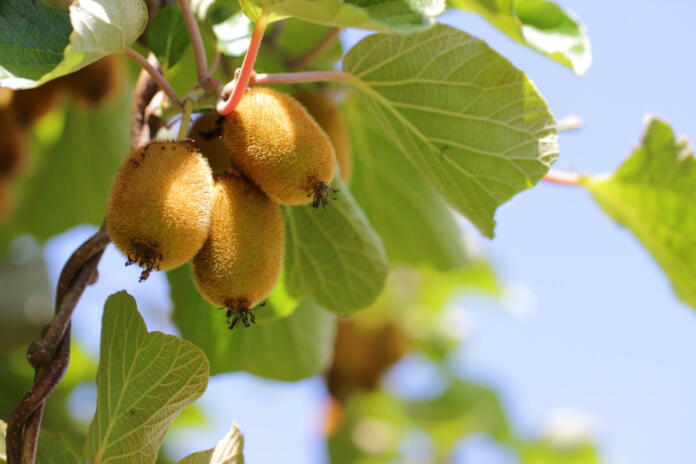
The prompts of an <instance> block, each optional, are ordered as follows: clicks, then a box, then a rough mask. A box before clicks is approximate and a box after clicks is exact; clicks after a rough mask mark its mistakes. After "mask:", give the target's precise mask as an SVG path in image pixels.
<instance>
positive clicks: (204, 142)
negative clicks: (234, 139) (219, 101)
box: [188, 113, 232, 174]
mask: <svg viewBox="0 0 696 464" xmlns="http://www.w3.org/2000/svg"><path fill="white" fill-rule="evenodd" d="M221 117H222V116H218V115H217V114H212V113H209V114H204V115H202V116H200V117H199V118H197V119H196V120H195V121H194V122H193V124H192V125H191V128H190V129H189V133H188V136H189V138H190V139H192V140H193V143H194V144H195V145H196V147H198V149H199V150H200V151H201V153H203V156H205V157H206V158H207V159H208V163H210V168H211V169H212V170H213V173H214V174H217V173H223V172H227V171H229V170H230V168H231V167H232V161H231V159H230V152H229V150H228V149H227V147H226V146H225V143H224V142H223V141H222V126H221V125H220V124H218V120H219V119H220V118H221ZM220 122H222V121H220Z"/></svg>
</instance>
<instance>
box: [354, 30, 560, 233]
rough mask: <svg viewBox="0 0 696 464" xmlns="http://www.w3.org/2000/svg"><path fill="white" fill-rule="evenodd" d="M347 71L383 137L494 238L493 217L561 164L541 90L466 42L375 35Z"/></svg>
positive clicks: (432, 33)
mask: <svg viewBox="0 0 696 464" xmlns="http://www.w3.org/2000/svg"><path fill="white" fill-rule="evenodd" d="M343 67H344V70H345V71H347V72H349V73H351V74H352V75H354V76H355V77H356V79H355V80H352V81H351V83H352V84H353V85H354V86H355V88H356V89H357V90H358V91H359V93H360V96H361V101H362V102H363V104H364V106H365V107H366V109H367V111H369V112H371V113H373V114H374V115H376V116H377V118H378V119H379V121H380V123H381V125H382V129H383V130H384V131H385V133H386V134H387V135H388V136H389V137H391V138H392V140H393V142H394V143H396V144H397V145H398V146H399V148H400V149H401V151H402V152H403V154H404V155H405V156H407V157H408V158H409V159H410V160H411V162H412V163H413V164H414V166H415V167H416V168H417V169H418V170H419V171H420V172H421V173H422V174H423V175H424V176H425V177H426V179H428V180H429V181H430V183H432V184H433V185H434V186H435V187H436V188H437V189H438V190H439V192H440V193H441V194H442V195H443V196H444V197H445V198H446V199H447V200H448V201H449V202H450V203H451V204H452V205H453V206H454V207H455V208H456V209H457V210H459V211H460V212H461V213H462V214H464V215H465V216H466V217H467V218H468V219H469V220H471V221H472V222H473V223H474V224H475V225H476V226H477V227H478V228H479V230H480V231H481V232H482V233H483V234H484V235H486V236H488V237H492V236H493V228H494V225H495V222H494V220H493V214H494V213H495V210H496V208H497V207H498V206H499V205H500V204H502V203H504V202H505V201H507V200H509V199H510V198H511V197H512V196H513V195H515V194H516V193H518V192H520V191H522V190H525V189H527V188H529V187H531V186H533V185H534V184H535V183H536V182H538V181H539V180H540V179H541V178H542V177H543V176H544V174H545V173H546V172H547V171H548V168H549V166H550V165H551V164H552V163H553V162H554V161H555V160H556V156H557V154H558V146H557V143H556V128H555V121H554V119H553V117H552V116H551V114H550V112H549V110H548V108H547V106H546V103H545V102H544V100H543V99H542V98H541V96H540V95H539V93H538V92H537V90H536V88H535V87H534V85H533V84H532V83H531V82H530V81H529V79H528V78H527V76H526V75H524V74H523V73H522V72H520V71H519V70H517V69H516V68H515V67H514V66H512V65H511V64H510V62H508V61H507V60H506V59H505V58H503V57H501V56H500V55H498V54H497V53H496V52H495V51H493V50H492V49H490V48H489V47H488V46H487V45H486V44H485V43H484V42H482V41H480V40H478V39H476V38H474V37H472V36H470V35H469V34H467V33H465V32H462V31H459V30H457V29H454V28H452V27H449V26H443V25H437V26H435V27H433V28H432V29H430V30H428V31H425V32H422V33H416V34H410V35H408V36H405V37H400V36H395V35H388V34H375V35H372V36H369V37H367V38H365V39H364V40H362V41H361V42H360V43H358V44H357V45H356V46H355V47H353V49H351V50H350V51H349V52H348V53H347V54H346V56H345V59H344V60H343Z"/></svg>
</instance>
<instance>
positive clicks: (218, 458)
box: [178, 424, 244, 464]
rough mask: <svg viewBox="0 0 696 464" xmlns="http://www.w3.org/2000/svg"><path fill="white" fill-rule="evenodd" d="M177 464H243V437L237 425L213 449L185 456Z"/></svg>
mask: <svg viewBox="0 0 696 464" xmlns="http://www.w3.org/2000/svg"><path fill="white" fill-rule="evenodd" d="M178 464H244V436H243V435H242V432H241V431H240V430H239V426H238V425H237V424H233V425H232V428H231V429H230V431H229V432H227V434H226V435H225V436H224V437H223V438H222V439H221V440H220V441H218V442H217V444H216V445H215V448H213V449H209V450H207V451H201V452H200V453H194V454H191V455H190V456H186V457H185V458H184V459H182V460H181V461H179V463H178Z"/></svg>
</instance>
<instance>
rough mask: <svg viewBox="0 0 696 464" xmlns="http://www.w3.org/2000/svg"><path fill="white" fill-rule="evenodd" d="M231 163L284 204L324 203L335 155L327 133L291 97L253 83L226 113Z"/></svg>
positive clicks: (225, 121)
mask: <svg viewBox="0 0 696 464" xmlns="http://www.w3.org/2000/svg"><path fill="white" fill-rule="evenodd" d="M223 126H224V130H223V140H224V141H225V144H226V145H227V147H228V148H229V150H230V156H231V157H232V164H234V166H235V167H236V168H238V169H239V170H240V171H241V172H242V173H243V174H244V175H245V176H247V177H248V178H250V179H251V180H252V181H253V182H254V183H255V184H256V185H258V186H259V187H260V188H261V190H263V191H264V192H265V193H266V195H268V197H269V198H270V199H271V200H273V201H275V202H276V203H280V204H284V205H302V204H305V203H308V202H309V201H312V206H314V207H319V206H322V205H324V206H325V205H326V204H327V198H328V195H329V190H330V187H329V183H330V182H331V180H332V179H333V175H334V170H335V169H336V154H335V152H334V148H333V145H331V141H330V140H329V137H328V136H327V135H326V132H324V130H323V129H322V128H321V127H319V124H317V122H316V121H315V120H314V119H313V118H312V117H311V116H310V115H309V113H307V110H306V109H305V107H304V106H302V105H301V104H300V103H299V102H298V101H297V100H295V99H294V98H292V97H291V96H290V95H287V94H284V93H281V92H277V91H275V90H272V89H269V88H265V87H256V88H253V89H251V90H249V91H248V92H246V94H244V97H242V100H241V102H240V103H239V106H237V108H236V110H235V111H234V112H233V113H232V114H230V115H229V116H226V117H225V120H224V123H223Z"/></svg>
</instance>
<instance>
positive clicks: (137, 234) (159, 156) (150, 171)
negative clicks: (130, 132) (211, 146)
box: [106, 140, 213, 281]
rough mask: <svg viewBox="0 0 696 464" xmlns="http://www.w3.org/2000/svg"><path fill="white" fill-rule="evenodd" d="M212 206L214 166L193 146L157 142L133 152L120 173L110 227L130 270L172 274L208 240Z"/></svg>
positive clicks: (110, 206) (112, 199)
mask: <svg viewBox="0 0 696 464" xmlns="http://www.w3.org/2000/svg"><path fill="white" fill-rule="evenodd" d="M212 206H213V177H212V173H211V172H210V166H208V162H207V161H206V160H205V158H204V157H203V155H201V153H200V152H199V151H198V149H196V148H195V147H194V145H193V143H192V142H191V141H186V140H185V141H180V142H171V141H156V142H151V143H150V144H148V145H146V146H144V147H140V148H137V149H135V150H133V151H132V152H131V153H130V154H129V155H128V157H127V158H126V159H125V161H124V162H123V164H122V165H121V167H120V168H119V170H118V173H117V174H116V178H115V179H114V182H113V184H112V186H111V192H110V194H109V202H108V210H107V218H106V225H107V231H108V232H109V236H110V237H111V240H112V241H113V242H114V243H115V244H116V247H118V249H119V250H121V252H123V253H124V254H125V255H126V257H127V258H128V261H127V262H126V265H129V264H138V265H139V266H140V267H142V268H143V271H142V273H141V275H140V280H141V281H143V280H145V279H147V277H148V276H149V275H150V272H151V271H152V270H153V269H156V270H160V269H161V270H169V269H173V268H175V267H177V266H179V265H181V264H184V263H185V262H187V261H189V260H190V259H192V258H193V256H194V255H195V254H196V252H197V251H198V250H199V249H200V248H201V246H203V243H204V242H205V240H206V238H207V237H208V228H209V226H210V215H211V210H212Z"/></svg>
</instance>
